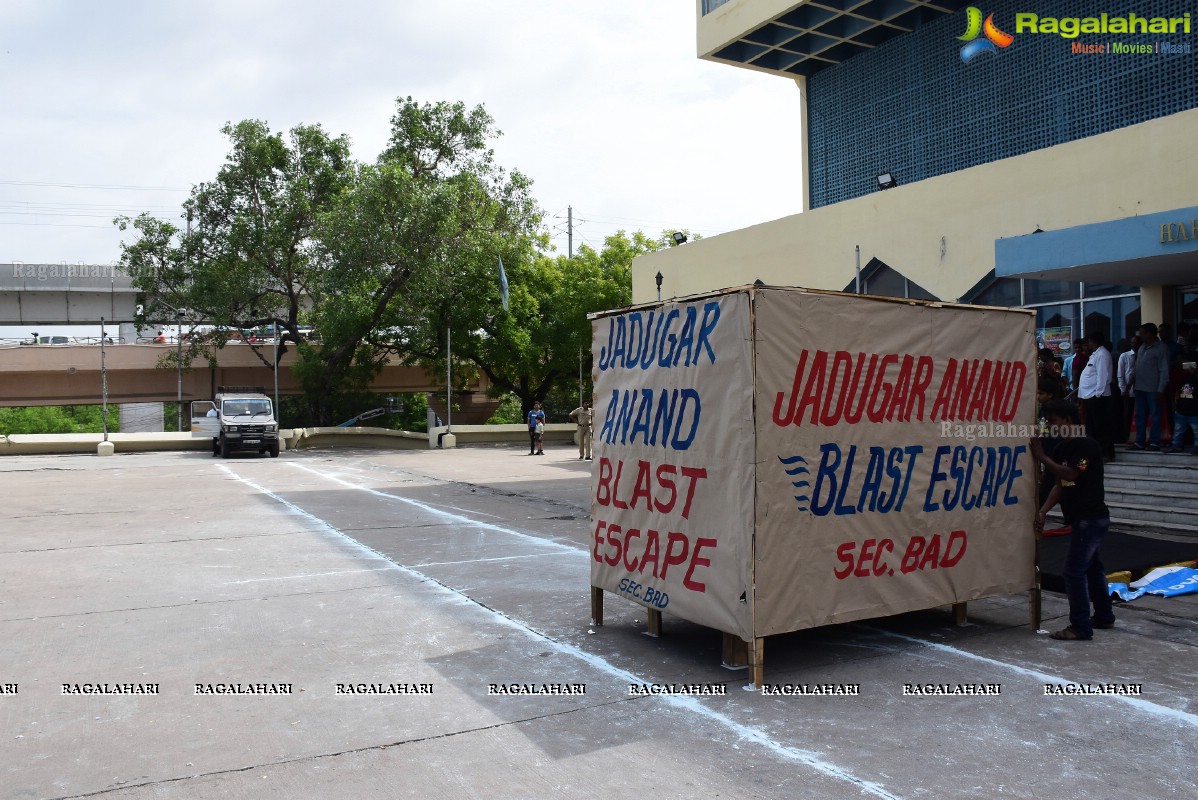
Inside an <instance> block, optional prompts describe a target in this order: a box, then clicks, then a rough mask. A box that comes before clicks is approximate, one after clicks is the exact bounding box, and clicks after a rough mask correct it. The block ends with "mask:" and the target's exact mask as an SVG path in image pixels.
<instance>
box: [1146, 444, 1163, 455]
mask: <svg viewBox="0 0 1198 800" xmlns="http://www.w3.org/2000/svg"><path fill="white" fill-rule="evenodd" d="M1148 449H1149V450H1151V451H1152V452H1154V453H1159V452H1160V451H1161V446H1160V445H1159V444H1150V445H1148Z"/></svg>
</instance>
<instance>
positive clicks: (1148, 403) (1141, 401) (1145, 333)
mask: <svg viewBox="0 0 1198 800" xmlns="http://www.w3.org/2000/svg"><path fill="white" fill-rule="evenodd" d="M1140 341H1142V342H1143V344H1141V345H1140V349H1139V351H1138V352H1137V353H1136V371H1135V381H1134V384H1133V385H1134V387H1135V393H1136V443H1135V448H1136V449H1137V450H1160V449H1161V414H1162V413H1163V411H1164V407H1163V403H1162V402H1161V400H1162V396H1163V395H1164V392H1165V387H1166V386H1167V385H1168V383H1169V351H1168V350H1167V349H1166V348H1165V345H1164V344H1163V343H1162V342H1161V340H1160V339H1159V338H1158V337H1157V329H1156V325H1154V324H1152V323H1151V322H1145V323H1144V324H1143V325H1141V326H1140ZM1149 417H1151V418H1152V433H1151V435H1150V436H1148V438H1147V445H1145V433H1146V428H1147V427H1148V419H1149Z"/></svg>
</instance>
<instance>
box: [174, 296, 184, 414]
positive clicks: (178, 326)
mask: <svg viewBox="0 0 1198 800" xmlns="http://www.w3.org/2000/svg"><path fill="white" fill-rule="evenodd" d="M175 377H176V378H177V379H178V388H179V399H178V401H177V403H176V407H175V412H176V414H177V415H178V416H177V419H176V421H175V430H176V431H178V432H179V433H182V432H183V313H182V312H181V311H179V309H177V308H176V309H175Z"/></svg>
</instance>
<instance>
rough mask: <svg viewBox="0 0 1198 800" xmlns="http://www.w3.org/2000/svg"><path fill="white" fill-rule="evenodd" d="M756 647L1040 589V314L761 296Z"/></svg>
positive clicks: (757, 311) (794, 294)
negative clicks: (813, 631) (830, 627)
mask: <svg viewBox="0 0 1198 800" xmlns="http://www.w3.org/2000/svg"><path fill="white" fill-rule="evenodd" d="M754 317H755V353H756V379H755V380H756V388H755V392H756V411H757V416H756V427H757V430H756V436H755V441H756V457H755V460H756V462H757V465H758V466H757V500H756V519H757V529H756V534H757V539H756V555H755V580H756V597H755V620H754V633H755V635H756V636H766V635H771V634H775V633H782V632H785V631H791V630H797V629H801V628H808V627H813V626H817V625H826V624H830V623H836V622H847V621H851V620H857V619H865V618H871V617H880V616H886V615H890V614H897V613H901V612H904V611H910V610H915V609H922V608H931V607H936V606H940V605H947V604H950V603H955V602H963V601H966V600H971V599H975V598H979V597H986V596H991V595H996V594H1007V593H1012V592H1020V591H1026V590H1028V589H1029V588H1030V587H1031V586H1032V584H1033V580H1034V535H1033V531H1032V519H1033V517H1034V515H1035V511H1036V509H1035V508H1034V503H1035V500H1034V491H1035V489H1034V475H1035V471H1036V468H1035V464H1034V461H1033V459H1032V457H1031V454H1030V452H1029V439H1030V438H1031V437H1032V436H1033V435H1034V430H1035V429H1034V422H1033V419H1034V403H1035V383H1036V372H1035V363H1034V359H1035V344H1036V339H1035V331H1034V321H1033V318H1032V315H1030V314H1028V313H1027V312H1020V311H1004V310H1000V309H980V308H962V307H954V306H936V305H922V304H907V303H902V302H894V301H886V300H881V299H876V298H863V297H859V296H845V295H830V294H820V293H807V292H799V291H770V290H762V291H760V292H757V293H756V294H755V304H754Z"/></svg>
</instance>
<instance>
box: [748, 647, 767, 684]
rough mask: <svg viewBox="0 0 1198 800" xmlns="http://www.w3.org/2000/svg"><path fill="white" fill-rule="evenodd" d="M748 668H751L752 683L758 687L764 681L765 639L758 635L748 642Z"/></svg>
mask: <svg viewBox="0 0 1198 800" xmlns="http://www.w3.org/2000/svg"><path fill="white" fill-rule="evenodd" d="M749 668H750V669H752V670H753V685H754V686H756V687H757V688H758V689H760V688H761V684H762V683H764V682H765V639H764V637H758V638H756V639H754V640H753V641H752V642H750V643H749Z"/></svg>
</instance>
